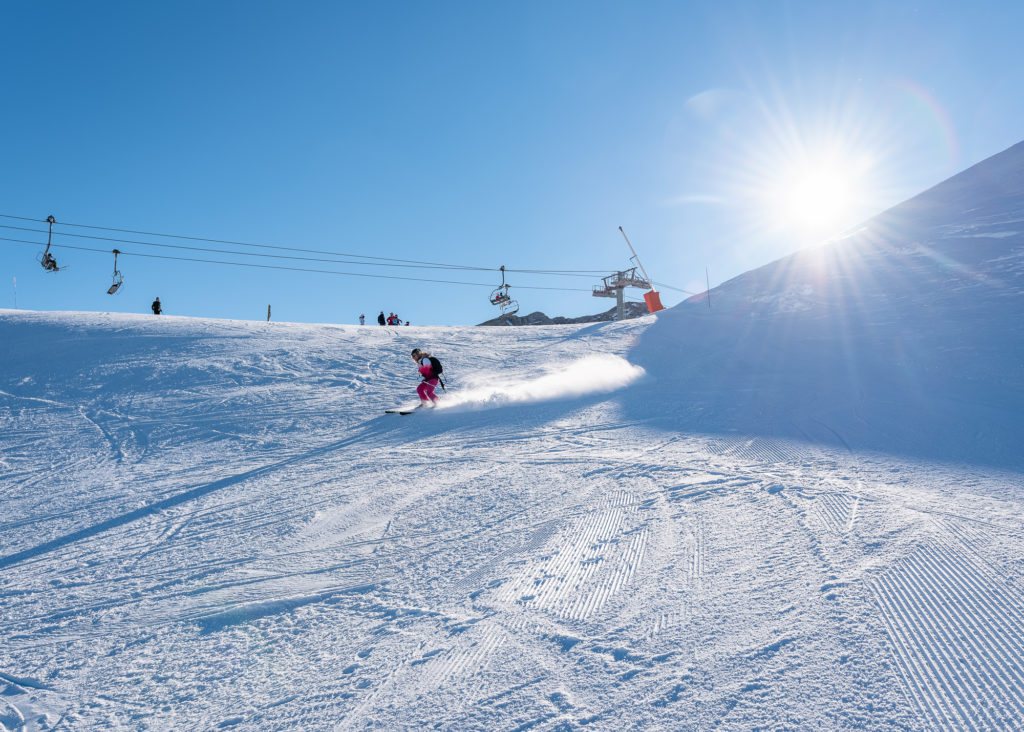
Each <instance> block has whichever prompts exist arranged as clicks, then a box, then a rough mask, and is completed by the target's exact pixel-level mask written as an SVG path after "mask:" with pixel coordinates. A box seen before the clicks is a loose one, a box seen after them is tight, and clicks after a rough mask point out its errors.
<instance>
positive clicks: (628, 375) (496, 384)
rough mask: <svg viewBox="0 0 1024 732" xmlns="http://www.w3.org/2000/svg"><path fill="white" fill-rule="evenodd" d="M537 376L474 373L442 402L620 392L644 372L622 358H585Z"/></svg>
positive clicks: (474, 404) (474, 403)
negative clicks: (617, 390) (618, 390)
mask: <svg viewBox="0 0 1024 732" xmlns="http://www.w3.org/2000/svg"><path fill="white" fill-rule="evenodd" d="M538 372H539V373H538V374H517V375H515V376H509V375H507V374H502V373H494V372H477V373H474V374H469V375H467V376H466V377H465V378H464V379H462V380H461V383H460V388H459V390H458V391H455V392H453V393H450V394H448V395H447V396H446V397H445V398H444V400H443V401H442V402H441V406H443V407H444V408H446V409H450V408H452V407H470V408H487V407H490V406H499V405H503V404H513V403H523V402H542V401H548V400H552V399H566V398H571V397H578V396H583V395H584V394H593V393H597V392H608V391H614V390H616V389H621V388H622V387H624V386H627V385H628V384H631V383H632V382H634V381H636V380H637V379H639V378H640V377H641V376H643V375H644V373H645V372H644V370H643V369H642V368H641V367H639V366H634V365H633V364H631V363H630V362H629V361H627V360H626V359H624V358H622V357H621V356H612V355H603V356H586V357H584V358H580V359H577V360H576V361H571V362H569V363H565V362H558V363H550V364H546V365H544V366H541V367H540V369H539V370H538Z"/></svg>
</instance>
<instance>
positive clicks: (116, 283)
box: [107, 249, 124, 295]
mask: <svg viewBox="0 0 1024 732" xmlns="http://www.w3.org/2000/svg"><path fill="white" fill-rule="evenodd" d="M120 253H121V252H120V251H118V250H117V249H115V250H114V281H113V283H112V284H111V285H110V287H109V288H107V294H108V295H113V294H114V293H115V292H117V289H118V288H119V287H120V286H121V283H123V282H124V275H122V274H121V273H120V272H119V271H118V269H117V255H118V254H120Z"/></svg>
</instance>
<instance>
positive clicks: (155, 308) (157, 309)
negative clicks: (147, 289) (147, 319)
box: [150, 297, 164, 315]
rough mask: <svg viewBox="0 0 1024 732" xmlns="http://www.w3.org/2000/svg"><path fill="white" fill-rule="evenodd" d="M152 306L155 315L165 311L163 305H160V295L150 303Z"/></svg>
mask: <svg viewBox="0 0 1024 732" xmlns="http://www.w3.org/2000/svg"><path fill="white" fill-rule="evenodd" d="M150 307H151V308H153V315H159V314H160V313H162V312H163V311H164V309H163V307H162V306H161V305H160V298H159V297H158V298H157V299H156V300H154V301H153V304H152V305H150Z"/></svg>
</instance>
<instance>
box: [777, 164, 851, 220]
mask: <svg viewBox="0 0 1024 732" xmlns="http://www.w3.org/2000/svg"><path fill="white" fill-rule="evenodd" d="M784 197H785V205H784V206H783V215H784V216H785V218H786V219H787V220H788V221H790V222H792V223H795V224H797V225H798V226H801V227H804V228H814V229H817V228H821V227H825V226H828V225H829V224H831V223H832V222H835V221H838V220H840V219H841V218H842V217H843V215H844V214H845V213H846V211H847V210H848V209H849V206H850V198H851V190H850V180H849V178H848V177H847V176H845V175H843V174H842V173H841V172H839V171H838V170H833V169H829V168H821V169H818V170H807V171H805V172H802V173H801V174H799V175H798V176H796V178H795V179H794V181H793V182H792V183H791V184H790V186H789V189H788V190H787V191H785V193H784Z"/></svg>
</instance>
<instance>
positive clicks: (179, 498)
mask: <svg viewBox="0 0 1024 732" xmlns="http://www.w3.org/2000/svg"><path fill="white" fill-rule="evenodd" d="M376 431H379V430H375V429H364V430H362V431H361V432H360V433H358V434H356V435H353V436H351V437H346V438H345V439H342V440H338V441H336V442H332V443H330V444H329V445H324V446H323V447H318V448H316V449H313V450H310V451H309V452H305V453H302V454H301V455H295V456H292V457H290V458H286V459H285V460H279V461H278V462H276V463H270V464H269V465H263V466H261V467H258V468H253V469H252V470H247V471H246V472H244V473H239V474H237V475H230V476H228V477H227V478H221V479H220V480H215V481H213V482H212V483H206V484H204V485H200V486H197V487H195V488H192V489H190V490H187V491H184V492H183V493H179V494H178V495H175V496H171V497H170V498H165V499H164V500H162V501H157V502H155V503H150V504H148V505H146V506H142V507H141V508H137V509H135V510H134V511H129V512H128V513H124V514H121V515H120V516H114V517H113V518H109V519H107V520H106V521H101V522H100V523H98V524H93V525H92V526H87V527H85V528H83V529H79V530H78V531H73V532H71V533H70V534H65V535H64V536H59V537H57V538H56V539H51V540H50V541H46V542H43V543H42V544H39V545H37V546H34V547H32V548H30V549H24V550H22V551H20V552H15V553H14V554H8V555H7V556H6V557H0V569H3V568H5V567H10V566H12V565H14V564H18V563H19V562H23V561H25V560H26V559H33V558H35V557H38V556H40V555H42V554H47V553H49V552H52V551H54V550H56V549H60V548H62V547H65V546H68V545H70V544H74V543H76V542H79V541H82V540H83V539H90V538H92V537H94V536H97V535H98V534H102V533H103V532H105V531H109V530H110V529H116V528H118V527H120V526H124V525H125V524H130V523H132V522H133V521H138V520H139V519H141V518H145V517H146V516H151V515H153V514H155V513H159V512H160V511H163V510H165V509H168V508H173V507H174V506H179V505H181V504H183V503H188V502H189V501H192V500H195V499H196V498H201V497H202V496H205V495H207V494H209V493H214V492H215V491H219V490H221V489H222V488H227V487H229V486H233V485H237V484H239V483H244V482H245V481H247V480H250V479H251V478H258V477H261V476H263V475H267V474H268V473H272V472H274V471H276V470H280V469H281V468H284V467H287V466H289V465H294V464H295V463H300V462H303V461H305V460H311V459H313V458H317V457H321V456H323V455H326V454H328V453H330V452H333V451H335V450H338V449H341V448H343V447H346V446H348V445H351V444H353V443H356V442H359V441H360V440H362V439H363V438H364V437H366V436H368V435H369V434H371V433H373V432H376Z"/></svg>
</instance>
